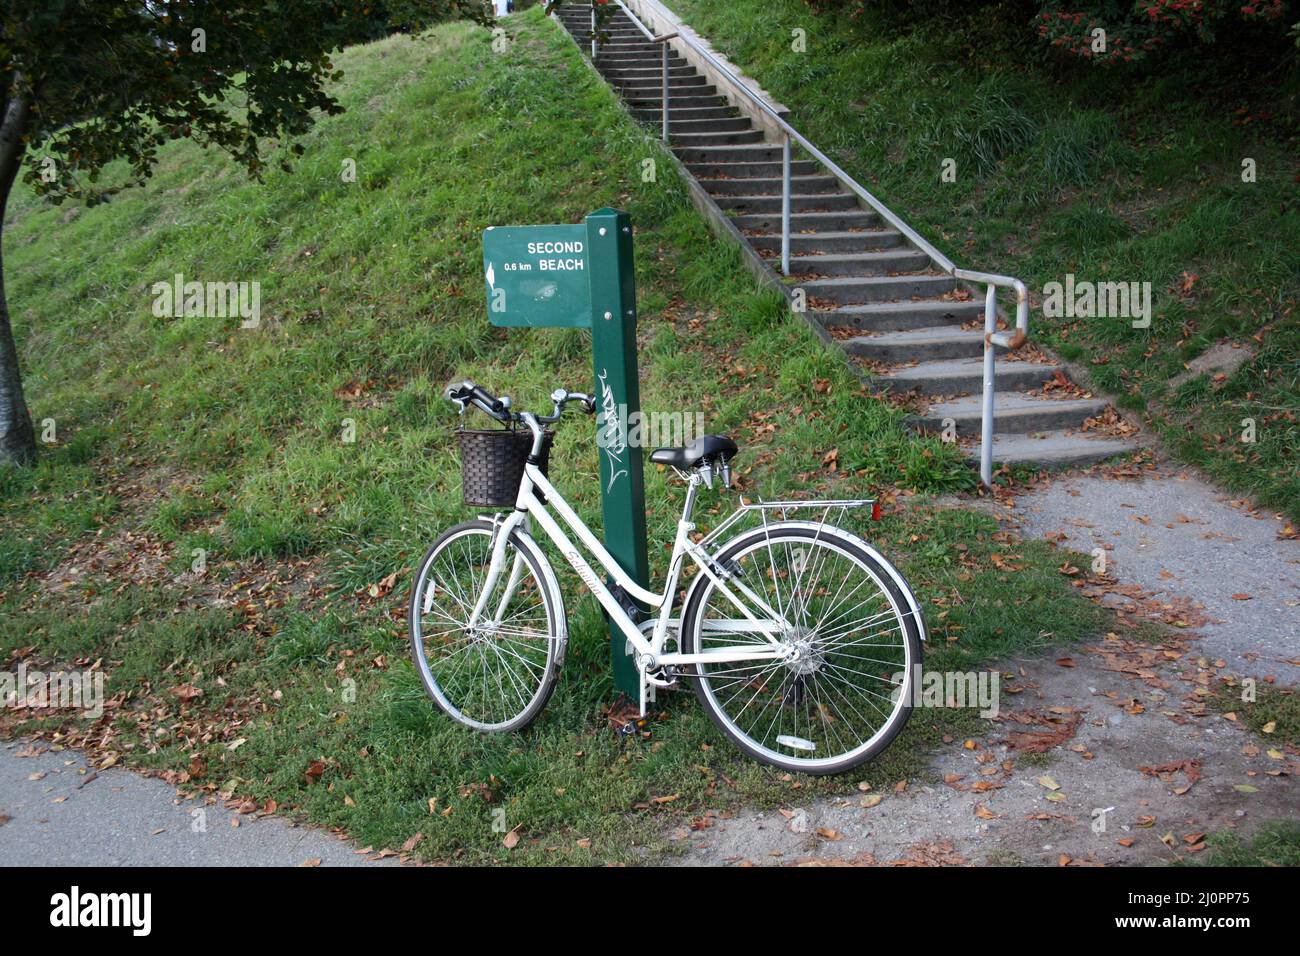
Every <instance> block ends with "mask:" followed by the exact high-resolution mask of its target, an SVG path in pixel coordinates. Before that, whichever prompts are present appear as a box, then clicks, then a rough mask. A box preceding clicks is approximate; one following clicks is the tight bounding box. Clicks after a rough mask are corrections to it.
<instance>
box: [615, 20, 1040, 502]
mask: <svg viewBox="0 0 1300 956" xmlns="http://www.w3.org/2000/svg"><path fill="white" fill-rule="evenodd" d="M614 2H615V4H616V5H617V6H618V7H619V9H621V10H622V11H623V12H624V13H626V14H627V17H628V19H629V20H631V21H632V22H633V23H634V24H636V26H637V28H638V29H640V31H641V32H642V33H643V34H644V35H645V36H646V37H647V38H648V39H650V40H651V41H653V42H656V43H663V41H665V40H670V39H674V38H676V39H679V40H681V41H682V42H683V43H685V44H686V45H687V46H689V47H690V48H691V49H692V50H694V51H695V52H696V53H698V54H699V55H700V56H701V57H703V58H704V59H705V60H707V61H708V62H709V64H710V65H711V66H712V67H713V68H714V69H715V70H717V71H718V72H719V73H721V74H722V75H723V76H725V77H726V78H727V79H728V80H729V81H730V83H731V85H732V86H733V87H734V88H735V89H737V90H739V91H740V92H741V93H743V94H744V95H745V96H746V97H747V98H748V99H749V100H750V102H752V103H753V104H754V105H755V106H757V107H758V108H759V109H760V110H762V111H763V112H764V113H765V114H767V116H768V117H769V118H771V120H772V121H773V122H774V123H776V125H777V127H778V128H779V129H780V130H781V132H782V133H783V134H784V140H783V143H782V150H781V180H782V182H781V272H782V274H783V275H787V276H788V275H789V274H790V195H791V184H790V179H791V176H790V165H791V143H792V142H795V143H798V144H799V145H800V146H802V147H803V148H804V150H806V151H807V152H808V154H809V155H811V156H812V157H813V158H814V159H816V160H817V161H818V162H820V163H821V164H822V165H823V166H825V167H826V168H827V169H828V170H830V171H831V173H832V174H834V175H835V177H836V178H837V179H839V181H840V182H841V183H842V184H843V185H845V186H847V187H848V188H849V189H850V190H852V191H853V192H854V193H856V194H857V196H858V198H860V199H862V200H863V201H864V202H865V203H866V204H867V205H868V206H870V207H871V208H872V209H874V210H875V211H876V212H877V213H878V214H879V215H880V217H881V218H882V219H884V220H885V222H887V223H889V224H890V225H891V226H893V227H894V228H895V229H897V230H898V231H899V232H900V233H902V234H903V235H904V236H906V237H907V239H908V240H909V241H910V242H911V243H912V244H913V245H915V246H916V247H917V248H918V249H920V250H921V251H922V252H924V253H925V254H926V255H927V256H929V257H930V259H931V261H933V262H934V264H935V265H936V266H938V267H939V269H940V270H941V271H942V272H946V273H947V274H948V275H950V276H952V277H953V278H954V279H960V280H963V281H966V282H973V283H977V284H983V285H984V286H985V287H986V288H985V296H984V371H983V387H984V391H983V402H982V412H981V422H980V435H981V447H980V480H981V481H982V482H983V483H984V484H985V485H986V486H991V485H992V483H993V395H994V391H995V389H994V360H995V352H994V349H995V348H996V347H998V346H1001V347H1002V348H1006V349H1012V350H1014V349H1018V348H1020V347H1021V346H1022V345H1024V344H1025V342H1026V341H1027V340H1028V337H1029V289H1028V288H1027V287H1026V286H1025V284H1024V282H1022V281H1021V280H1020V279H1017V278H1015V277H1014V276H1004V275H999V274H998V273H994V272H979V271H977V270H974V269H962V268H959V267H958V266H957V265H956V263H954V262H953V261H952V260H951V259H949V258H948V257H947V256H946V255H944V254H943V253H942V252H940V251H939V250H938V249H937V248H935V246H934V245H933V244H932V243H931V242H929V240H927V239H926V238H925V237H924V236H922V235H921V234H920V233H918V232H917V231H916V230H915V229H913V228H912V227H911V226H909V225H908V224H907V223H906V222H904V221H903V220H902V219H901V218H900V217H899V216H898V215H897V214H895V213H894V211H893V210H892V209H890V208H889V207H888V206H886V205H885V204H884V203H883V202H882V201H881V200H879V199H877V198H876V197H875V196H874V195H872V193H871V192H870V191H869V190H868V189H867V188H866V187H865V186H863V185H862V184H861V183H859V182H858V181H857V180H856V179H854V178H853V177H852V176H850V175H849V174H848V173H847V172H845V171H844V170H843V169H841V168H840V165H839V163H837V162H835V161H834V160H833V159H831V158H830V157H829V156H827V155H826V154H825V153H823V152H822V151H821V150H820V149H818V148H817V147H816V146H815V145H814V144H813V143H812V142H811V141H810V140H809V139H808V138H807V137H806V136H804V135H803V134H802V133H800V132H799V131H798V130H797V129H795V128H794V127H793V126H791V125H790V124H789V123H788V122H787V121H786V119H785V117H783V116H782V115H781V114H780V113H778V112H777V111H776V110H775V109H773V108H772V106H771V105H770V104H769V103H768V102H767V101H766V100H765V99H764V98H763V97H762V96H760V95H759V94H758V92H757V91H755V90H754V89H753V88H752V87H750V85H749V84H748V83H746V82H745V81H744V80H742V79H741V78H740V77H739V76H737V75H736V74H735V73H734V72H732V70H731V69H730V68H729V67H728V66H727V65H726V64H724V63H723V62H722V61H720V60H719V59H718V58H717V57H716V56H714V55H713V53H712V52H710V51H709V50H707V49H705V48H704V47H703V46H701V45H700V44H699V43H698V42H697V41H696V40H695V39H694V38H693V37H691V36H690V35H689V34H687V33H683V32H681V31H680V30H679V31H678V32H676V33H672V34H667V35H664V36H655V35H654V34H653V33H651V32H650V30H648V29H647V28H646V26H645V25H644V24H643V23H642V22H641V20H640V18H639V17H638V16H637V15H636V14H634V13H633V12H632V11H631V10H629V9H628V8H627V5H626V4H625V3H624V2H623V0H614ZM591 24H592V60H593V62H594V60H595V58H596V50H597V46H596V39H595V32H596V7H595V4H593V5H592V8H591ZM668 90H669V88H668V45H667V43H664V45H663V140H664V142H665V143H667V142H668ZM998 288H1006V289H1012V290H1014V291H1015V294H1016V324H1015V328H1014V329H1008V330H1005V331H999V330H998V327H997V289H998Z"/></svg>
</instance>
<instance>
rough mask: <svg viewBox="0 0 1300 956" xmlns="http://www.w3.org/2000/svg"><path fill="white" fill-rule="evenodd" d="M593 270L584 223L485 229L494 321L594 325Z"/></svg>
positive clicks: (528, 324) (527, 324)
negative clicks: (592, 299) (592, 314)
mask: <svg viewBox="0 0 1300 956" xmlns="http://www.w3.org/2000/svg"><path fill="white" fill-rule="evenodd" d="M590 271H591V270H590V268H589V264H588V256H587V227H586V226H585V225H581V224H579V225H575V226H564V225H561V226H493V227H492V228H490V229H487V230H485V231H484V233H483V278H484V281H485V282H486V284H487V302H488V319H489V320H490V321H491V322H492V324H493V325H500V326H506V327H515V328H518V327H532V328H537V327H547V328H557V327H558V328H565V329H589V328H591V288H590V284H589V274H590Z"/></svg>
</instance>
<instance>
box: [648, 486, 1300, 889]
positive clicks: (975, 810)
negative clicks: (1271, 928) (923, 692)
mask: <svg viewBox="0 0 1300 956" xmlns="http://www.w3.org/2000/svg"><path fill="white" fill-rule="evenodd" d="M949 503H951V504H956V505H958V506H961V505H962V502H958V501H953V502H949ZM967 506H971V505H970V504H969V503H967ZM973 506H975V507H979V508H981V509H984V510H990V511H992V512H993V513H994V514H995V515H996V516H997V517H998V518H999V520H1000V521H1001V522H1002V523H1003V526H1004V527H1008V528H1014V529H1017V530H1018V531H1019V532H1020V533H1021V534H1023V535H1025V536H1027V537H1029V536H1033V537H1044V538H1048V539H1049V540H1052V541H1055V542H1057V543H1058V544H1060V545H1061V546H1062V547H1064V548H1068V549H1070V550H1073V551H1079V552H1082V553H1085V554H1090V553H1092V552H1093V551H1094V549H1095V548H1101V549H1103V551H1104V553H1105V557H1106V564H1107V572H1108V573H1109V574H1110V575H1111V576H1112V577H1113V578H1114V579H1115V582H1116V587H1115V588H1114V593H1107V594H1106V595H1105V597H1104V601H1105V603H1108V604H1109V603H1114V604H1115V605H1116V607H1117V608H1133V607H1139V608H1140V609H1141V610H1140V613H1139V614H1138V615H1137V616H1139V617H1141V616H1149V615H1150V614H1151V612H1152V610H1153V609H1155V610H1157V611H1160V610H1161V609H1163V611H1164V619H1165V620H1166V621H1169V622H1171V623H1175V624H1182V625H1186V626H1185V627H1183V628H1181V629H1178V628H1175V633H1174V635H1173V636H1171V638H1170V639H1169V640H1168V641H1167V642H1166V643H1164V644H1163V645H1161V644H1151V643H1147V642H1138V641H1133V640H1125V639H1123V638H1119V637H1104V636H1102V635H1098V637H1097V638H1096V639H1094V641H1093V642H1092V643H1090V644H1087V645H1084V646H1079V647H1071V648H1068V649H1063V650H1061V651H1060V652H1059V653H1058V654H1054V655H1047V656H1045V657H1035V658H1033V659H1030V660H1012V661H1004V662H1002V663H1001V665H1000V666H999V670H1000V671H1002V673H1003V691H1004V694H1009V696H1007V697H1006V698H1005V700H1004V704H1003V713H1002V714H1001V715H1000V717H999V718H998V719H997V720H994V721H988V722H986V723H985V724H984V725H983V726H984V728H985V729H984V730H983V731H982V732H981V733H980V734H977V735H976V736H974V737H972V738H971V739H969V740H954V741H951V742H950V743H949V744H947V745H945V746H944V747H943V748H942V749H941V750H940V751H939V752H938V753H936V754H935V755H934V758H933V759H932V761H931V762H930V765H929V768H928V771H927V773H925V774H924V775H923V777H922V779H917V780H910V781H906V782H905V785H904V786H903V787H902V788H901V789H895V788H887V789H886V790H885V791H884V792H866V793H862V794H860V795H859V796H858V797H857V798H856V799H851V800H844V799H839V800H822V801H816V802H814V803H811V804H803V805H801V804H798V803H793V802H792V803H791V805H790V806H788V807H786V808H783V809H782V810H780V811H768V812H763V813H759V812H752V811H747V812H742V813H740V814H738V815H736V816H735V817H732V818H723V817H722V816H718V815H712V816H709V817H707V818H704V819H703V820H699V821H696V824H695V827H694V828H686V827H682V828H678V829H676V830H674V831H673V832H671V833H670V834H669V838H670V839H672V840H674V841H675V842H676V843H677V844H678V845H679V846H680V847H681V849H682V852H683V856H682V862H683V863H686V864H688V865H691V864H694V865H718V864H732V865H789V864H791V863H796V864H802V865H843V864H857V865H863V864H865V865H872V864H890V863H892V864H896V865H952V864H987V863H993V864H998V863H1001V864H1006V863H1025V864H1031V865H1032V864H1037V865H1051V866H1059V865H1096V864H1103V865H1110V866H1113V865H1125V864H1128V865H1133V864H1155V863H1161V862H1165V861H1169V860H1172V859H1175V858H1177V857H1185V856H1192V855H1195V854H1196V853H1198V852H1200V851H1201V850H1202V849H1203V848H1204V844H1202V843H1201V842H1200V838H1201V837H1202V836H1203V835H1204V834H1205V833H1207V832H1210V831H1216V830H1223V829H1235V830H1239V831H1240V832H1242V833H1243V834H1246V833H1249V832H1250V831H1251V830H1252V829H1253V828H1254V826H1255V825H1256V824H1258V823H1260V822H1263V821H1265V820H1269V819H1272V818H1277V817H1284V818H1289V819H1294V818H1295V816H1296V808H1297V806H1300V799H1298V798H1297V794H1296V793H1295V791H1294V789H1293V781H1294V779H1295V776H1296V775H1297V774H1300V756H1297V754H1296V753H1295V752H1294V751H1293V750H1291V749H1290V748H1287V747H1286V746H1285V745H1282V744H1280V743H1274V742H1273V741H1271V740H1269V739H1268V738H1257V737H1255V736H1254V735H1253V734H1251V733H1250V732H1249V731H1247V730H1246V729H1245V728H1243V727H1242V726H1241V725H1240V723H1239V722H1238V721H1234V720H1233V719H1230V718H1227V717H1225V716H1224V715H1222V714H1220V713H1218V712H1216V711H1215V710H1213V709H1211V708H1208V707H1206V706H1205V703H1204V700H1203V691H1204V690H1205V689H1211V688H1214V687H1216V686H1217V684H1218V678H1219V677H1221V676H1227V675H1237V676H1255V677H1260V678H1271V679H1272V680H1273V681H1275V682H1276V683H1277V684H1280V685H1292V686H1294V685H1295V684H1297V683H1300V541H1296V540H1286V539H1280V538H1279V537H1278V532H1279V530H1280V529H1282V528H1283V527H1284V526H1285V522H1284V521H1282V520H1281V519H1280V518H1278V517H1277V516H1275V515H1273V514H1271V513H1267V512H1263V513H1254V512H1252V511H1250V510H1249V507H1248V506H1247V505H1246V504H1245V503H1243V502H1240V501H1234V500H1232V498H1231V496H1230V495H1225V494H1223V493H1222V492H1220V491H1218V490H1216V489H1215V488H1213V487H1212V486H1210V485H1207V484H1206V483H1204V482H1202V481H1200V480H1198V479H1196V478H1193V477H1189V476H1187V475H1182V474H1174V473H1166V474H1160V475H1156V476H1153V477H1149V478H1144V479H1142V480H1119V479H1116V478H1108V477H1097V476H1092V475H1076V476H1069V477H1062V478H1059V479H1057V480H1056V481H1054V482H1052V483H1050V484H1048V485H1046V486H1045V487H1042V488H1039V489H1036V490H1034V491H1033V492H1029V493H1023V494H1020V495H1019V496H1018V498H1017V499H1016V501H1015V504H1014V506H1008V505H1007V504H1006V503H1003V502H998V503H993V502H989V501H987V500H985V501H982V502H979V503H978V504H975V505H973ZM1198 690H1199V691H1201V692H1200V693H1198ZM1244 706H1248V705H1246V704H1243V707H1244ZM912 719H913V720H918V719H919V720H924V719H925V711H919V712H917V713H916V714H914V716H913V718H912ZM1023 735H1036V736H1037V737H1038V738H1039V739H1040V740H1044V741H1046V740H1047V739H1048V738H1052V737H1055V736H1059V737H1060V738H1061V739H1060V740H1059V742H1055V743H1050V744H1049V745H1047V746H1045V747H1044V749H1043V752H1041V753H1033V752H1031V751H1032V749H1033V748H1032V747H1030V749H1029V750H1026V749H1025V747H1024V746H1023V744H1024V742H1025V741H1027V740H1030V739H1032V737H1026V736H1023ZM1017 743H1019V744H1021V745H1022V746H1017ZM900 783H904V782H901V781H900ZM1103 819H1104V821H1105V826H1104V828H1103V827H1102V826H1101V825H1100V824H1099V823H1098V820H1103Z"/></svg>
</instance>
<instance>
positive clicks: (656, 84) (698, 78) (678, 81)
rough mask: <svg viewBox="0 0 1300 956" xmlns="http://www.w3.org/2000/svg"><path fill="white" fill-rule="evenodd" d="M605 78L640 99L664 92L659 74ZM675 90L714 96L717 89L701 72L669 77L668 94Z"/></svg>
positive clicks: (694, 94)
mask: <svg viewBox="0 0 1300 956" xmlns="http://www.w3.org/2000/svg"><path fill="white" fill-rule="evenodd" d="M605 79H607V80H609V81H610V84H611V85H613V86H615V87H617V88H618V89H619V90H620V91H627V92H628V93H629V94H632V95H635V96H636V97H637V98H639V99H644V98H646V97H648V96H651V95H652V91H653V93H660V94H661V93H662V91H663V88H664V86H663V81H662V80H661V79H660V78H659V77H657V76H645V77H640V76H633V77H623V76H607V77H605ZM674 90H679V91H680V90H690V91H691V95H692V96H712V95H713V94H714V93H716V92H717V89H716V88H715V87H713V86H710V85H709V82H708V80H707V78H705V77H704V76H702V75H701V74H699V73H695V74H692V75H690V76H670V77H668V95H669V96H670V97H671V96H672V95H673V91H674Z"/></svg>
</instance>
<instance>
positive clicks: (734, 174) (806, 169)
mask: <svg viewBox="0 0 1300 956" xmlns="http://www.w3.org/2000/svg"><path fill="white" fill-rule="evenodd" d="M676 108H677V104H676V103H674V102H672V101H671V100H670V101H669V103H668V110H669V112H671V111H672V110H675V109H676ZM686 168H687V169H689V170H690V171H691V175H692V176H694V177H695V178H696V179H698V180H699V181H700V182H701V183H704V184H706V185H707V184H708V183H709V181H710V180H714V179H736V180H744V179H769V178H772V177H776V179H777V181H778V182H780V177H781V164H780V163H687V164H686ZM820 172H821V167H820V166H818V165H817V164H816V163H814V162H812V161H811V160H807V159H796V160H794V161H793V162H792V163H790V175H791V176H815V175H817V174H818V173H820Z"/></svg>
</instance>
